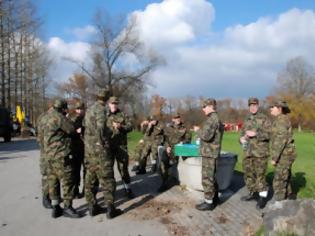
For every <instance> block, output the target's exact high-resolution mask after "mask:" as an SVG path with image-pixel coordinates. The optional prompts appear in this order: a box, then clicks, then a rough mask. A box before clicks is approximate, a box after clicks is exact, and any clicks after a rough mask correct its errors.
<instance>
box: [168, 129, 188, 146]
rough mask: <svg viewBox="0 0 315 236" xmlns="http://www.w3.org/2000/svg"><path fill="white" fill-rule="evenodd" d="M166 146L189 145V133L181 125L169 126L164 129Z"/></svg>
mask: <svg viewBox="0 0 315 236" xmlns="http://www.w3.org/2000/svg"><path fill="white" fill-rule="evenodd" d="M165 136H166V137H165V138H166V140H165V141H166V145H167V146H169V147H174V146H175V145H176V144H178V143H180V142H182V143H190V142H191V132H190V131H189V129H187V128H186V127H185V125H184V124H183V123H181V124H179V125H175V124H174V123H173V124H171V125H170V126H169V127H167V128H166V129H165Z"/></svg>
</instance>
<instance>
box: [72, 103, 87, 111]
mask: <svg viewBox="0 0 315 236" xmlns="http://www.w3.org/2000/svg"><path fill="white" fill-rule="evenodd" d="M73 107H74V109H84V108H85V105H84V103H83V102H81V101H76V102H75V103H74V105H73Z"/></svg>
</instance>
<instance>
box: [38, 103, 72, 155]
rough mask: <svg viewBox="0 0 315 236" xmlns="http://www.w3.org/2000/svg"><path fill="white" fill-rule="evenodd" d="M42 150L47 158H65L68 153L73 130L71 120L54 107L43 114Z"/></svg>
mask: <svg viewBox="0 0 315 236" xmlns="http://www.w3.org/2000/svg"><path fill="white" fill-rule="evenodd" d="M44 117H45V121H44V122H45V124H44V126H43V129H44V132H43V135H44V152H45V155H47V158H49V159H59V158H65V157H67V156H69V155H70V153H71V149H70V141H71V139H70V135H72V134H74V132H75V130H74V127H73V125H72V124H71V122H70V121H69V120H68V119H67V118H66V117H65V116H64V115H62V114H61V113H60V112H58V111H57V110H56V109H52V110H51V111H50V112H49V113H47V114H46V115H45V116H44Z"/></svg>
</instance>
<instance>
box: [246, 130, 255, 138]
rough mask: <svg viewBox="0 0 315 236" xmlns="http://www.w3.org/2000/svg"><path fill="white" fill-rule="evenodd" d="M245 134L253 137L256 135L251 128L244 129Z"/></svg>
mask: <svg viewBox="0 0 315 236" xmlns="http://www.w3.org/2000/svg"><path fill="white" fill-rule="evenodd" d="M246 136H248V137H250V138H251V137H255V136H256V132H255V131H252V130H247V131H246Z"/></svg>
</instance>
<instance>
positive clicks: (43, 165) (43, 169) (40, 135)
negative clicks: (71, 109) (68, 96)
mask: <svg viewBox="0 0 315 236" xmlns="http://www.w3.org/2000/svg"><path fill="white" fill-rule="evenodd" d="M51 110H52V108H49V109H48V111H46V112H44V113H42V114H41V115H40V116H39V117H38V118H37V127H36V133H37V142H38V145H39V149H40V158H39V167H40V173H41V175H42V204H43V206H44V207H45V208H49V209H50V208H51V200H50V197H49V186H48V181H47V179H48V176H47V168H48V164H47V158H46V157H45V153H44V128H43V127H44V125H45V122H46V118H45V115H46V114H47V113H49V112H50V111H51Z"/></svg>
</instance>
